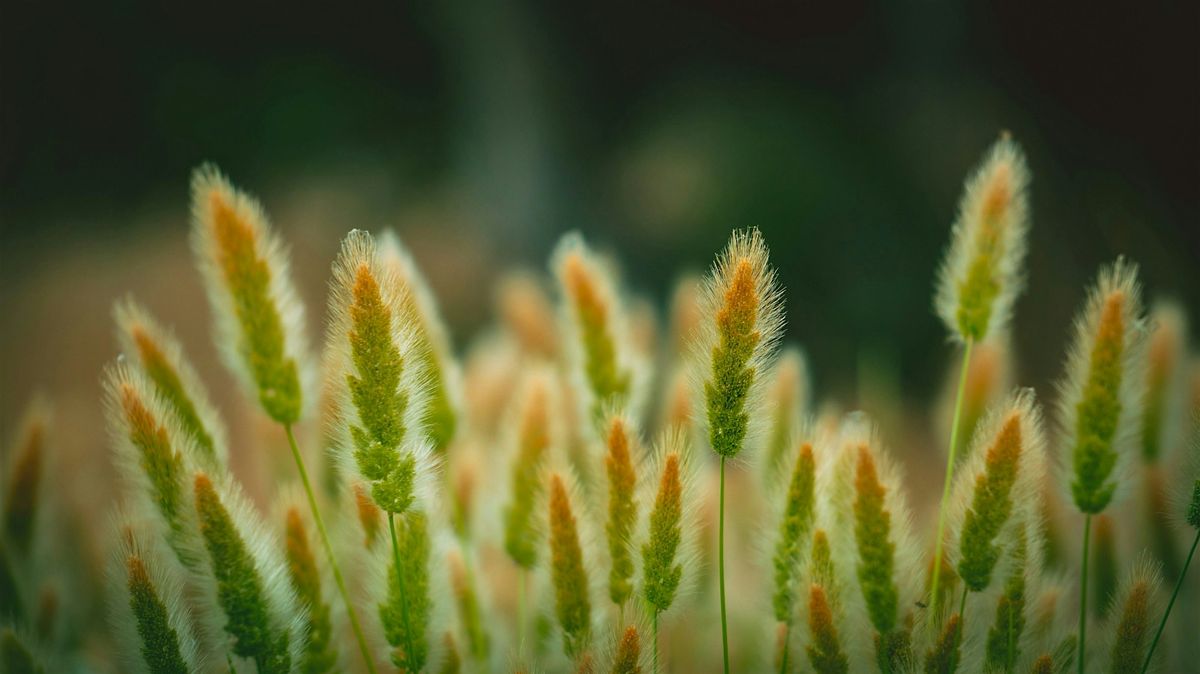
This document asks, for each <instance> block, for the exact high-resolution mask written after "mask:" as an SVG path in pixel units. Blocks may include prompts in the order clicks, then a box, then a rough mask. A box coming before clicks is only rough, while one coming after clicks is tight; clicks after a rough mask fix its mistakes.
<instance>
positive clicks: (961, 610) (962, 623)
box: [958, 587, 970, 645]
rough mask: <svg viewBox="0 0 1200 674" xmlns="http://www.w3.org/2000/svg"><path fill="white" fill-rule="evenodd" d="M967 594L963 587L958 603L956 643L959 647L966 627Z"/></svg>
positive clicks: (967, 591)
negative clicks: (957, 642)
mask: <svg viewBox="0 0 1200 674" xmlns="http://www.w3.org/2000/svg"><path fill="white" fill-rule="evenodd" d="M969 592H970V590H968V589H967V588H965V587H964V588H963V594H962V599H960V600H959V601H958V641H959V644H960V645H961V644H962V636H963V632H964V631H966V627H967V616H966V613H967V593H969Z"/></svg>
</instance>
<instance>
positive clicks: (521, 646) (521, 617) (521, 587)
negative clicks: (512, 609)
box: [517, 567, 525, 655]
mask: <svg viewBox="0 0 1200 674" xmlns="http://www.w3.org/2000/svg"><path fill="white" fill-rule="evenodd" d="M524 652H525V569H524V567H522V568H520V569H518V570H517V654H518V655H522V654H524Z"/></svg>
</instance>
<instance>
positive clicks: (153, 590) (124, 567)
mask: <svg viewBox="0 0 1200 674" xmlns="http://www.w3.org/2000/svg"><path fill="white" fill-rule="evenodd" d="M115 538H116V539H117V542H118V544H117V545H116V546H114V548H115V550H114V555H113V559H112V560H111V562H110V564H109V573H108V575H109V587H110V588H111V589H112V590H113V592H114V595H115V596H114V597H113V598H112V601H111V602H110V604H109V610H110V613H111V616H112V624H113V628H114V630H113V631H114V635H115V636H116V638H117V645H118V647H119V648H120V656H121V659H122V664H123V666H124V669H125V671H132V672H148V673H149V674H160V673H161V674H167V673H169V674H186V673H187V672H197V671H203V667H204V663H203V657H202V653H201V651H200V649H199V647H198V644H197V640H196V638H195V635H194V633H193V631H192V620H191V616H190V615H189V608H190V607H189V605H188V604H187V603H186V602H185V600H184V585H185V577H186V574H185V572H184V569H183V567H181V566H179V565H178V564H177V563H176V562H175V560H174V559H173V557H171V556H169V553H168V555H164V554H162V551H160V550H159V549H158V547H157V545H156V544H155V542H154V541H155V537H154V536H153V535H152V534H150V533H148V532H147V531H145V530H144V528H143V527H141V526H140V525H138V524H136V523H134V522H132V521H130V520H129V519H128V518H124V519H123V520H122V521H121V522H120V524H119V530H118V535H117V536H116V537H115Z"/></svg>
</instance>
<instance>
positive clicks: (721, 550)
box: [717, 456, 729, 674]
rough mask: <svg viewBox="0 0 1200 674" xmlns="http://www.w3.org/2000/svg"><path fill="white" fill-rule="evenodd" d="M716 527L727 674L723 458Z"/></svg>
mask: <svg viewBox="0 0 1200 674" xmlns="http://www.w3.org/2000/svg"><path fill="white" fill-rule="evenodd" d="M720 511H721V514H720V519H719V525H718V527H717V576H718V578H719V579H720V583H721V654H722V655H723V656H724V659H725V674H729V621H728V620H727V619H726V617H725V457H724V456H722V457H721V502H720Z"/></svg>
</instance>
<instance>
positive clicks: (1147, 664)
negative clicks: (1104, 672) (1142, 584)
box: [1142, 531, 1200, 674]
mask: <svg viewBox="0 0 1200 674" xmlns="http://www.w3.org/2000/svg"><path fill="white" fill-rule="evenodd" d="M1197 543H1200V531H1197V532H1196V537H1195V538H1194V539H1192V549H1191V550H1189V551H1188V555H1187V560H1186V561H1184V563H1183V570H1182V571H1180V572H1179V580H1176V581H1175V590H1174V591H1173V592H1171V601H1169V602H1167V610H1166V611H1164V612H1163V617H1162V621H1161V622H1159V623H1158V631H1157V632H1155V633H1154V641H1151V642H1150V650H1149V651H1147V652H1146V662H1145V663H1143V664H1142V674H1146V670H1148V669H1150V658H1151V657H1152V656H1153V655H1154V649H1155V648H1158V640H1159V639H1160V638H1161V637H1162V633H1163V629H1164V628H1166V626H1167V618H1168V617H1170V615H1171V609H1172V608H1173V607H1174V606H1175V599H1177V598H1178V597H1179V588H1181V587H1183V579H1184V578H1185V577H1187V570H1188V567H1189V566H1191V565H1192V557H1193V556H1194V555H1195V554H1196V544H1197Z"/></svg>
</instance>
